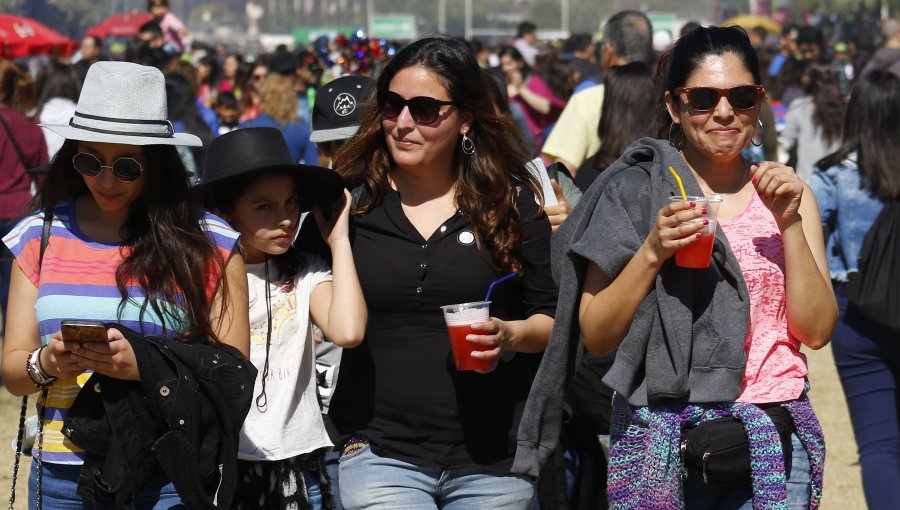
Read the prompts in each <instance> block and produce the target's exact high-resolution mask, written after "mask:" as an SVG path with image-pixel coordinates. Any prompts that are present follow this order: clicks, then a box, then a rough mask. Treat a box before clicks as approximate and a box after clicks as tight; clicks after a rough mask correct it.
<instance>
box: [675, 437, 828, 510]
mask: <svg viewBox="0 0 900 510" xmlns="http://www.w3.org/2000/svg"><path fill="white" fill-rule="evenodd" d="M791 446H793V448H794V453H793V455H792V456H791V472H790V473H788V476H787V496H788V501H787V502H788V506H787V507H788V509H789V510H806V509H808V508H809V494H810V488H811V487H810V482H811V481H812V475H811V473H810V467H809V456H808V455H807V454H806V449H805V448H803V443H801V442H800V438H798V437H797V434H792V435H791ZM684 506H685V508H686V509H688V510H705V509H716V510H753V485H752V484H751V483H750V482H746V483H735V484H728V485H719V484H705V483H703V479H702V478H701V477H699V476H688V477H687V479H686V480H685V481H684Z"/></svg>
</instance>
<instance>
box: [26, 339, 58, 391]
mask: <svg viewBox="0 0 900 510" xmlns="http://www.w3.org/2000/svg"><path fill="white" fill-rule="evenodd" d="M42 349H43V347H38V348H37V349H35V350H33V351H32V352H31V355H30V356H28V360H27V361H26V362H25V371H26V372H27V373H28V377H30V378H31V381H32V382H33V383H34V384H35V385H37V387H38V388H46V387H47V386H50V385H51V384H53V382H54V381H56V377H53V376H51V375H47V374H46V373H45V372H44V370H43V369H42V368H41V350H42Z"/></svg>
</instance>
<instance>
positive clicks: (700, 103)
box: [673, 85, 766, 112]
mask: <svg viewBox="0 0 900 510" xmlns="http://www.w3.org/2000/svg"><path fill="white" fill-rule="evenodd" d="M673 92H674V93H675V94H676V95H680V94H681V93H682V92H683V93H684V94H685V96H687V102H688V104H689V105H691V108H693V109H695V110H697V111H698V112H708V111H710V110H713V109H715V108H716V105H717V104H719V100H720V99H722V97H723V96H724V97H726V98H728V103H729V104H730V105H731V107H732V108H734V109H737V110H750V109H753V108H755V107H756V105H758V104H759V102H760V100H762V98H763V97H764V96H765V94H766V91H765V89H764V88H763V86H762V85H741V86H739V87H732V88H730V89H717V88H715V87H678V88H676V89H675V90H674V91H673Z"/></svg>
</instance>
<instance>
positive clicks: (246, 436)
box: [238, 255, 332, 460]
mask: <svg viewBox="0 0 900 510" xmlns="http://www.w3.org/2000/svg"><path fill="white" fill-rule="evenodd" d="M246 266H247V285H248V290H249V297H250V361H252V362H253V365H254V366H256V369H257V370H258V374H257V376H256V387H255V388H254V389H253V402H252V403H251V405H250V413H249V414H247V419H246V420H245V421H244V427H243V428H242V429H241V440H240V449H239V454H238V457H239V458H241V459H243V460H282V459H288V458H291V457H295V456H297V455H301V454H304V453H309V452H312V451H314V450H317V449H319V448H324V447H329V446H332V444H331V441H330V440H329V438H328V433H327V432H326V431H325V426H324V424H323V423H322V414H321V410H320V409H319V402H318V399H317V397H316V379H315V362H314V359H313V356H314V350H313V346H312V338H311V337H310V335H309V325H310V316H309V296H310V294H311V293H312V291H313V289H314V288H315V287H316V285H318V284H320V283H322V282H327V281H331V270H330V268H329V267H328V264H327V263H326V262H325V261H324V260H322V259H321V258H319V257H314V256H310V255H307V256H306V265H305V267H304V268H303V269H302V271H301V272H300V274H299V275H298V276H297V277H296V278H295V280H294V281H293V282H292V283H281V284H274V283H272V284H269V291H270V302H271V306H272V337H271V343H270V347H269V375H268V378H267V381H266V396H267V397H268V399H267V401H268V405H267V407H266V408H265V412H263V411H261V410H260V409H259V408H258V407H257V405H256V398H257V397H258V396H259V395H260V394H261V393H262V376H263V368H264V366H265V362H266V330H267V327H268V325H267V323H268V315H267V313H266V294H265V292H266V275H265V265H264V264H247V265H246ZM277 272H278V270H277V269H276V267H275V264H274V263H272V262H271V261H270V262H269V279H270V281H274V280H277V277H276V275H277Z"/></svg>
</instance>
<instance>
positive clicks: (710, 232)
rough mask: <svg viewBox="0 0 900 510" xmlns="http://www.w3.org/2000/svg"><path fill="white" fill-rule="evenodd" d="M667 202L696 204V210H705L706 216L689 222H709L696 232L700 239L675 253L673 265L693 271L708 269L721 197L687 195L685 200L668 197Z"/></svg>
mask: <svg viewBox="0 0 900 510" xmlns="http://www.w3.org/2000/svg"><path fill="white" fill-rule="evenodd" d="M669 200H670V201H671V202H694V203H696V204H697V206H696V207H697V208H705V209H706V215H704V216H701V217H700V218H697V219H694V220H691V222H702V221H703V220H709V224H708V225H706V226H705V227H703V228H702V229H701V230H700V231H699V232H697V233H698V234H700V239H698V240H696V241H694V242H693V243H691V244H689V245H687V246H685V247H684V248H681V249H680V250H678V251H676V252H675V265H676V266H678V267H689V268H695V269H702V268H706V267H709V261H710V258H711V257H712V249H713V241H715V239H716V225H717V221H716V219H717V218H718V216H719V205H720V204H721V203H722V197H720V196H718V195H717V196H713V197H697V196H690V195H688V197H687V200H685V199H684V198H682V197H681V196H674V197H669ZM691 235H694V234H691Z"/></svg>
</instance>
